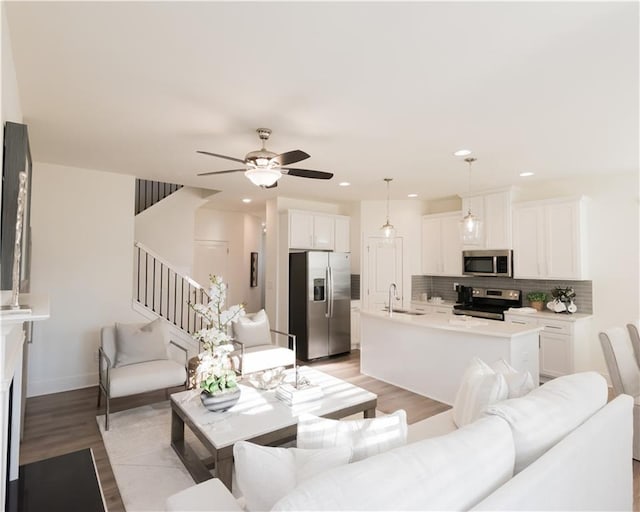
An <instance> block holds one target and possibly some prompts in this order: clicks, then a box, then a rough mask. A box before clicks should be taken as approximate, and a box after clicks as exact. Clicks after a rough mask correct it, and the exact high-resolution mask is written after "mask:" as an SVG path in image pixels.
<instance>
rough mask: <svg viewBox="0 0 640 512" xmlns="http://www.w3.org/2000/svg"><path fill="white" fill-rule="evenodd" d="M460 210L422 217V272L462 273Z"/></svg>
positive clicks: (431, 273)
mask: <svg viewBox="0 0 640 512" xmlns="http://www.w3.org/2000/svg"><path fill="white" fill-rule="evenodd" d="M460 219H461V213H460V212H451V213H442V214H435V215H425V216H423V217H422V273H423V274H426V275H433V276H460V275H462V243H461V241H460V228H459V223H460Z"/></svg>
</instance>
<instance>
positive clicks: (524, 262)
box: [513, 197, 589, 280]
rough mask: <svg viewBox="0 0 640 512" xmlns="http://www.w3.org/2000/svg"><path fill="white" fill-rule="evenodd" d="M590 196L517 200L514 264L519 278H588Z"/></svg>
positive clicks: (514, 220)
mask: <svg viewBox="0 0 640 512" xmlns="http://www.w3.org/2000/svg"><path fill="white" fill-rule="evenodd" d="M587 203H588V198H586V197H580V198H570V199H566V198H563V199H553V200H547V201H531V202H527V203H519V204H515V205H514V208H513V267H514V277H516V278H520V279H572V280H583V279H588V278H589V275H588V266H587V245H586V244H587V238H586V233H587V229H586V228H587V211H586V210H587Z"/></svg>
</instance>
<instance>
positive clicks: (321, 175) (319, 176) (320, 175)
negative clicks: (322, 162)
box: [280, 169, 333, 180]
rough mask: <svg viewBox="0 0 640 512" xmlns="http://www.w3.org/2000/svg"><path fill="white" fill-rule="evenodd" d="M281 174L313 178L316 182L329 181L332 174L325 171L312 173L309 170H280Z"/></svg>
mask: <svg viewBox="0 0 640 512" xmlns="http://www.w3.org/2000/svg"><path fill="white" fill-rule="evenodd" d="M280 171H282V173H283V174H288V175H289V176H299V177H300V178H315V179H316V180H330V179H331V178H333V173H331V172H325V171H312V170H311V169H280Z"/></svg>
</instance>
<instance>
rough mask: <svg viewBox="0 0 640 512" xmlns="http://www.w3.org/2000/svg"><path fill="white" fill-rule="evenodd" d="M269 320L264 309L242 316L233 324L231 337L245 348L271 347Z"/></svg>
mask: <svg viewBox="0 0 640 512" xmlns="http://www.w3.org/2000/svg"><path fill="white" fill-rule="evenodd" d="M269 329H270V327H269V318H268V317H267V313H266V311H265V310H264V309H261V310H260V311H258V312H257V313H254V314H252V315H242V316H240V317H238V319H237V320H236V321H235V322H233V337H234V338H235V339H236V340H238V341H241V342H242V343H244V346H245V348H248V347H255V346H256V345H271V333H270V332H269Z"/></svg>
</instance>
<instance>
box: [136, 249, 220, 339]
mask: <svg viewBox="0 0 640 512" xmlns="http://www.w3.org/2000/svg"><path fill="white" fill-rule="evenodd" d="M209 300H210V299H209V295H208V294H207V292H206V291H205V290H204V288H203V287H202V286H200V285H199V284H198V283H196V282H195V281H193V280H192V279H190V278H189V277H188V276H184V275H181V274H180V272H179V271H177V270H176V269H175V268H173V267H172V266H171V265H170V264H169V263H167V262H166V261H164V260H163V259H162V258H161V257H160V256H158V255H157V254H155V253H154V252H153V251H151V250H150V249H149V248H147V247H145V246H144V245H142V244H141V243H139V242H135V243H134V285H133V301H134V304H137V305H138V306H139V307H142V308H144V309H145V310H147V311H148V312H151V313H153V314H154V315H155V316H159V317H162V318H164V319H165V320H167V321H168V322H169V323H170V324H171V325H173V326H175V327H176V328H178V329H180V330H181V331H183V332H184V333H186V334H189V335H193V334H194V333H195V332H196V331H198V330H200V329H202V328H203V327H204V326H205V324H204V322H203V319H202V317H200V316H199V315H197V314H196V312H195V311H193V309H191V307H189V304H197V303H200V304H206V303H208V302H209Z"/></svg>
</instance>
